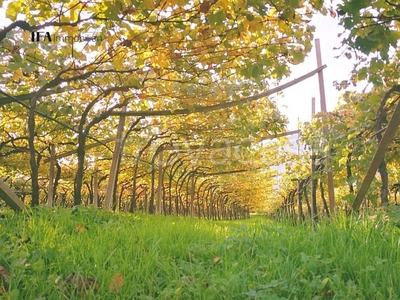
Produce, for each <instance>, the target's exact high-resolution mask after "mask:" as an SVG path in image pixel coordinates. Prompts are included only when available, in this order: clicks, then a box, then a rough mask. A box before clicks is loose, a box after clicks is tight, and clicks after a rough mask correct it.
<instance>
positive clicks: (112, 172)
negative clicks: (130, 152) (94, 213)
mask: <svg viewBox="0 0 400 300" xmlns="http://www.w3.org/2000/svg"><path fill="white" fill-rule="evenodd" d="M122 111H126V106H124V107H122ZM124 125H125V116H120V118H119V123H118V128H117V137H116V139H115V146H114V152H113V157H112V162H111V169H110V176H109V178H108V186H107V192H106V198H105V199H104V204H105V205H104V208H105V210H111V204H112V200H113V194H114V186H115V180H116V178H117V169H118V158H119V155H120V153H121V150H122V147H121V146H122V134H123V131H124Z"/></svg>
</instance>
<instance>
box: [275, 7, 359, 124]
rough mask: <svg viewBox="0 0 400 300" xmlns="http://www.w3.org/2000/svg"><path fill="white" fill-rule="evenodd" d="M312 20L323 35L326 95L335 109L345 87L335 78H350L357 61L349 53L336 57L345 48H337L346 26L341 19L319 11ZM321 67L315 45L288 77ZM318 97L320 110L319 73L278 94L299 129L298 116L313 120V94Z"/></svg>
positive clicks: (291, 122)
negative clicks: (318, 64) (350, 57)
mask: <svg viewBox="0 0 400 300" xmlns="http://www.w3.org/2000/svg"><path fill="white" fill-rule="evenodd" d="M312 24H313V25H314V26H316V33H315V38H319V40H320V45H321V54H322V63H323V64H325V65H327V68H325V69H324V70H323V73H324V82H325V97H326V104H327V110H328V111H332V110H333V109H334V108H335V106H336V105H337V103H338V99H339V97H340V94H341V93H343V92H342V91H337V90H336V88H335V87H334V86H333V82H334V81H335V80H336V81H342V80H348V79H349V78H350V72H351V70H352V66H353V62H352V61H351V60H349V59H347V58H346V57H345V56H343V57H340V58H335V56H338V55H339V54H340V53H341V52H342V50H334V48H335V47H340V41H341V38H339V37H338V34H339V33H341V31H342V28H341V27H340V26H339V25H338V19H334V18H332V17H330V16H321V15H317V16H314V17H313V20H312ZM316 68H317V58H316V52H315V47H314V48H313V50H312V51H311V52H310V53H309V54H308V56H307V58H306V60H305V61H304V63H302V64H300V65H296V66H293V67H292V74H291V76H290V78H287V79H285V80H284V81H282V83H285V82H286V81H290V80H293V79H295V78H297V77H300V76H301V75H304V74H305V73H308V72H310V71H312V70H314V69H316ZM312 97H315V100H316V112H319V111H320V94H319V85H318V75H314V76H313V77H311V78H309V79H306V80H305V81H303V82H301V83H299V84H297V85H295V86H293V87H290V88H288V89H286V90H284V91H283V93H282V96H275V97H274V99H275V101H276V102H277V103H278V105H279V107H280V108H281V111H282V112H283V113H284V114H285V115H286V116H288V117H289V122H290V124H289V126H288V129H289V130H295V129H297V124H298V119H299V120H300V122H306V121H310V119H311V98H312Z"/></svg>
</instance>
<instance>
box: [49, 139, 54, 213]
mask: <svg viewBox="0 0 400 300" xmlns="http://www.w3.org/2000/svg"><path fill="white" fill-rule="evenodd" d="M55 165H56V147H55V146H54V144H50V169H49V189H48V193H47V206H53V199H54V168H55Z"/></svg>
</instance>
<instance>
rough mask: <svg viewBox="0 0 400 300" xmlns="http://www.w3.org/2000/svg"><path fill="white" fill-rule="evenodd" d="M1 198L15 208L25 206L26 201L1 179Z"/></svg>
mask: <svg viewBox="0 0 400 300" xmlns="http://www.w3.org/2000/svg"><path fill="white" fill-rule="evenodd" d="M0 199H3V200H4V201H5V202H6V204H7V205H8V206H10V207H11V208H12V209H13V210H21V209H24V208H25V204H24V202H22V201H21V200H20V199H19V198H18V196H17V195H16V194H15V193H14V191H13V190H12V189H11V188H10V187H9V186H8V185H7V184H6V183H5V182H4V181H3V180H1V179H0Z"/></svg>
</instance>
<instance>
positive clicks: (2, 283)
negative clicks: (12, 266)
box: [0, 266, 10, 295]
mask: <svg viewBox="0 0 400 300" xmlns="http://www.w3.org/2000/svg"><path fill="white" fill-rule="evenodd" d="M8 278H10V273H9V272H8V271H7V269H6V268H5V267H3V266H0V295H3V294H5V293H7V292H8Z"/></svg>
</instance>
